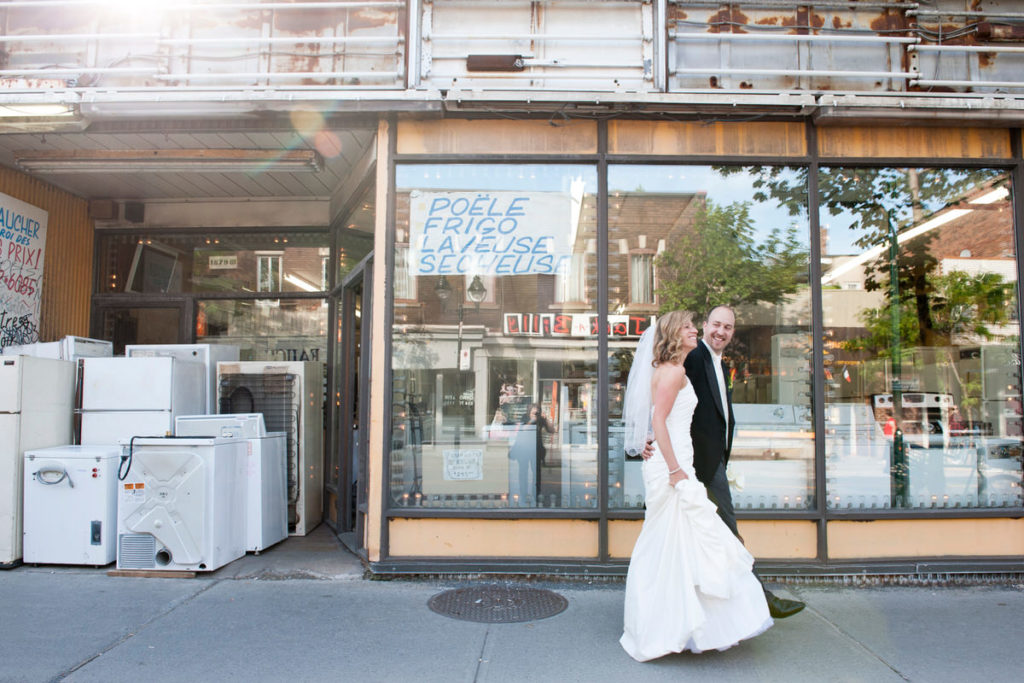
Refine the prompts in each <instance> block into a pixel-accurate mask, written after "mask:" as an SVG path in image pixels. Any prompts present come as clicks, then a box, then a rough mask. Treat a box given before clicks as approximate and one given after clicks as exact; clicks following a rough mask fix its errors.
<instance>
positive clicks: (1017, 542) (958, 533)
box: [828, 519, 1024, 559]
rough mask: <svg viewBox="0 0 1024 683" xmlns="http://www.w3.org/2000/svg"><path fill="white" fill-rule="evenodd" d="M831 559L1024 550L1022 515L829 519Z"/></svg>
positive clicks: (1021, 552)
mask: <svg viewBox="0 0 1024 683" xmlns="http://www.w3.org/2000/svg"><path fill="white" fill-rule="evenodd" d="M828 554H829V557H830V558H831V559H875V558H893V557H1020V556H1024V519H907V520H896V519H886V520H875V521H871V522H853V521H835V522H829V523H828Z"/></svg>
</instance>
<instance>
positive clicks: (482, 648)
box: [473, 624, 491, 683]
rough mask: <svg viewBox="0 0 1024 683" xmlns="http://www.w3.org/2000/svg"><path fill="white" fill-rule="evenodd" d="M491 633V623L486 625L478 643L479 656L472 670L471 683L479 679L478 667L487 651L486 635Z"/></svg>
mask: <svg viewBox="0 0 1024 683" xmlns="http://www.w3.org/2000/svg"><path fill="white" fill-rule="evenodd" d="M490 635H491V625H490V624H488V625H487V630H486V631H484V642H483V643H481V644H480V656H479V657H477V658H476V670H475V671H474V672H473V683H477V681H479V680H480V667H481V666H482V665H483V663H484V654H485V653H486V652H487V637H488V636H490Z"/></svg>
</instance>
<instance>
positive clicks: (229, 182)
mask: <svg viewBox="0 0 1024 683" xmlns="http://www.w3.org/2000/svg"><path fill="white" fill-rule="evenodd" d="M373 139H374V128H373V127H372V126H371V125H368V124H366V123H361V124H358V125H351V126H349V125H345V126H330V127H327V126H324V125H320V126H313V127H312V128H310V129H307V130H305V131H304V133H300V132H299V131H297V130H295V129H294V128H293V127H291V126H289V125H281V124H276V125H269V126H256V125H252V124H232V123H230V122H213V123H209V124H204V123H202V122H194V121H191V122H184V123H177V124H175V123H159V124H156V123H146V122H127V123H121V124H119V123H116V122H108V123H106V124H104V125H102V126H91V127H89V128H88V129H87V130H85V131H83V132H73V133H12V134H5V135H0V164H2V165H4V166H7V167H9V168H14V169H17V168H18V166H17V163H16V161H15V153H16V152H26V151H58V150H59V151H66V152H72V151H74V150H99V151H102V150H134V151H143V150H270V151H284V150H295V149H298V150H317V151H318V152H319V154H320V156H321V158H322V159H323V165H322V168H320V169H319V170H317V171H315V172H282V171H253V172H206V171H201V170H188V171H174V172H163V171H161V172H152V171H149V172H138V171H122V172H110V173H107V172H89V173H76V172H60V173H52V172H47V173H31V172H29V175H34V176H35V177H38V178H40V179H41V180H43V181H45V182H47V183H50V184H52V185H55V186H57V187H59V188H61V189H63V190H66V191H68V192H70V193H72V194H74V195H77V196H79V197H83V198H86V199H99V198H109V199H122V200H143V201H145V200H174V199H195V200H212V199H225V198H241V199H248V198H252V199H274V198H279V199H307V198H321V199H327V198H330V197H331V196H332V195H333V194H334V193H336V192H337V190H338V188H340V187H342V186H343V185H344V184H347V183H350V182H352V180H353V179H352V177H351V176H352V174H353V173H355V172H359V169H360V161H361V160H362V159H363V157H364V156H365V155H366V152H367V150H368V148H369V147H370V145H371V144H372V143H373ZM19 170H21V169H19ZM23 172H24V171H23Z"/></svg>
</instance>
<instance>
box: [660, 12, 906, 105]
mask: <svg viewBox="0 0 1024 683" xmlns="http://www.w3.org/2000/svg"><path fill="white" fill-rule="evenodd" d="M884 4H885V3H865V4H863V5H861V4H859V3H857V4H854V3H835V2H831V3H829V2H821V3H817V4H814V3H809V4H807V5H803V4H801V5H800V6H796V5H790V6H789V7H788V8H784V7H783V5H782V4H781V3H779V4H775V5H772V4H770V3H764V2H760V3H755V2H736V3H732V4H731V5H729V6H728V7H725V6H711V5H710V3H706V2H692V1H691V0H675V1H673V2H671V3H670V5H669V9H668V13H669V17H668V21H667V24H668V28H669V41H670V42H669V45H670V47H669V73H670V85H669V89H670V90H676V91H678V90H691V89H701V90H704V89H709V88H710V89H726V90H769V91H773V90H796V89H802V90H852V91H865V90H867V91H878V90H901V89H903V88H904V87H905V82H906V79H905V78H901V77H900V76H899V74H901V73H904V72H905V68H904V65H903V41H910V40H912V38H911V37H909V36H908V34H907V31H906V30H905V29H906V25H905V24H906V19H905V17H904V16H903V15H902V13H901V12H900V11H898V10H896V11H894V10H891V9H883V8H881V7H880V5H884ZM894 4H902V5H909V3H894ZM766 5H767V6H766Z"/></svg>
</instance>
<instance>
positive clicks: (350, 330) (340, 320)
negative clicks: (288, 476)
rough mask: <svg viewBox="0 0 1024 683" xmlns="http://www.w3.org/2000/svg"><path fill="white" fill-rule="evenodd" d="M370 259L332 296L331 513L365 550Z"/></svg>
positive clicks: (337, 527)
mask: <svg viewBox="0 0 1024 683" xmlns="http://www.w3.org/2000/svg"><path fill="white" fill-rule="evenodd" d="M372 263H373V261H372V256H368V257H367V258H365V259H364V260H363V262H362V263H360V264H359V266H357V267H355V268H353V269H352V271H350V273H349V274H348V275H347V277H346V278H345V280H344V282H342V284H341V285H340V286H339V287H338V288H337V289H336V290H335V291H334V292H332V297H331V298H332V302H331V303H332V307H333V310H334V335H335V336H334V339H333V340H332V341H333V342H334V348H333V354H332V358H331V360H332V367H331V379H332V382H333V386H332V392H331V395H332V399H333V401H332V406H331V407H332V411H333V413H332V419H331V450H330V452H329V459H330V462H329V468H328V469H329V472H330V476H329V477H328V483H329V486H330V488H333V489H334V490H333V491H328V493H329V494H331V493H333V496H331V495H328V500H329V501H332V502H333V506H334V509H333V510H328V513H329V517H330V518H332V519H333V520H334V522H335V528H336V530H337V532H338V533H353V536H354V538H353V540H354V542H355V544H357V546H358V547H363V545H364V543H363V530H364V528H365V524H364V521H365V515H366V476H365V473H366V460H367V452H366V436H367V430H368V413H367V411H368V408H369V405H368V401H367V400H366V399H367V396H368V393H369V390H368V382H369V370H368V367H367V363H368V360H369V355H368V353H367V350H368V348H369V333H370V326H369V320H368V315H369V311H370V279H371V268H372Z"/></svg>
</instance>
